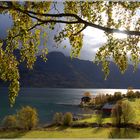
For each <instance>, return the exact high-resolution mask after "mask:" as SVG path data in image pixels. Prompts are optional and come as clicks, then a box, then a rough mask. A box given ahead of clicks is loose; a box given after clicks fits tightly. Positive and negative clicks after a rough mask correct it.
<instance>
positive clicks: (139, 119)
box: [78, 99, 140, 124]
mask: <svg viewBox="0 0 140 140" xmlns="http://www.w3.org/2000/svg"><path fill="white" fill-rule="evenodd" d="M123 100H127V99H123ZM129 101H130V104H131V106H132V107H133V109H134V115H135V117H134V120H133V122H132V123H135V124H140V99H132V100H129ZM96 120H97V117H96V115H92V117H91V118H87V119H82V120H79V121H78V122H87V123H93V122H96ZM111 122H112V120H111V118H110V117H108V118H103V123H111Z"/></svg>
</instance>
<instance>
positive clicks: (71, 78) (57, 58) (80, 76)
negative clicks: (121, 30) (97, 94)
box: [20, 52, 140, 88]
mask: <svg viewBox="0 0 140 140" xmlns="http://www.w3.org/2000/svg"><path fill="white" fill-rule="evenodd" d="M47 58H48V61H47V62H46V63H45V62H44V61H43V60H42V59H41V58H40V57H38V58H37V61H36V62H35V65H34V69H33V70H28V69H27V68H26V67H25V65H24V64H22V65H21V66H20V73H21V79H20V82H21V86H22V87H50V88H127V87H129V86H132V87H134V88H140V69H138V70H137V71H136V72H135V73H133V66H132V65H129V67H128V70H127V71H126V72H125V74H123V75H122V74H121V73H120V71H119V70H118V68H117V67H116V66H115V64H113V63H111V65H110V75H109V77H108V79H107V80H104V73H103V72H102V68H101V66H97V65H96V64H94V63H93V62H91V61H86V60H79V59H72V60H71V58H70V57H66V56H65V55H64V54H62V53H60V52H51V53H49V54H48V57H47Z"/></svg>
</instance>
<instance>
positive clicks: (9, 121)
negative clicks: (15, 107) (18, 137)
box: [3, 115, 17, 129]
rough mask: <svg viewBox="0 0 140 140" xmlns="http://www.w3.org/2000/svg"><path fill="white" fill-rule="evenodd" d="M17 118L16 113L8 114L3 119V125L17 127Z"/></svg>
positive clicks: (8, 127) (9, 127) (11, 127)
mask: <svg viewBox="0 0 140 140" xmlns="http://www.w3.org/2000/svg"><path fill="white" fill-rule="evenodd" d="M16 125H17V120H16V116H15V115H9V116H6V117H5V118H4V120H3V127H4V128H6V129H14V128H16Z"/></svg>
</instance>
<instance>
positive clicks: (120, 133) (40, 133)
mask: <svg viewBox="0 0 140 140" xmlns="http://www.w3.org/2000/svg"><path fill="white" fill-rule="evenodd" d="M126 100H127V99H126ZM130 103H131V105H132V107H133V108H134V112H135V116H136V117H135V119H134V120H133V122H132V123H136V124H140V99H135V100H130ZM96 120H97V117H96V115H95V114H94V115H92V117H91V118H86V119H83V120H79V121H78V122H79V123H80V122H87V123H93V122H96ZM107 122H111V118H110V117H109V118H104V119H103V123H107ZM0 138H140V131H136V130H134V129H124V128H121V129H117V128H91V127H88V128H70V127H51V128H47V129H46V130H32V131H24V132H23V131H5V132H3V131H1V132H0Z"/></svg>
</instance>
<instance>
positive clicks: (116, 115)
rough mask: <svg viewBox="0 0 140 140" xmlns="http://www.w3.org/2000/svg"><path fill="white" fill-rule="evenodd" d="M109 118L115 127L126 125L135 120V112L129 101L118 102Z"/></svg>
mask: <svg viewBox="0 0 140 140" xmlns="http://www.w3.org/2000/svg"><path fill="white" fill-rule="evenodd" d="M111 116H112V122H113V124H115V125H116V126H121V125H122V124H125V125H127V124H128V123H131V121H132V120H133V119H134V118H135V111H134V109H133V108H132V106H131V104H130V103H129V101H123V102H122V101H118V102H117V103H116V105H115V106H114V108H113V109H112V113H111Z"/></svg>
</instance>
